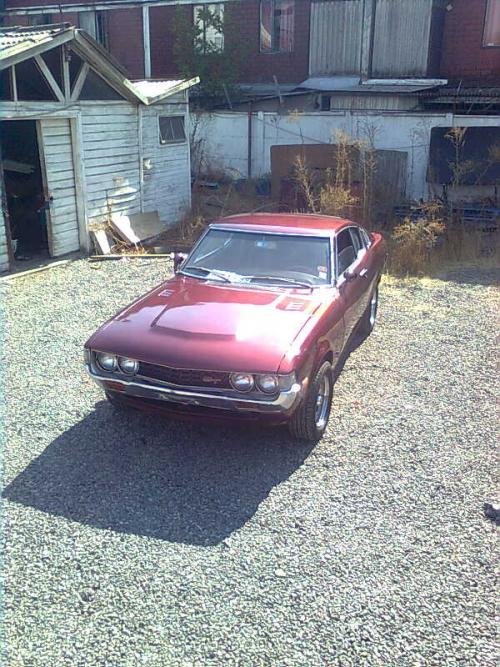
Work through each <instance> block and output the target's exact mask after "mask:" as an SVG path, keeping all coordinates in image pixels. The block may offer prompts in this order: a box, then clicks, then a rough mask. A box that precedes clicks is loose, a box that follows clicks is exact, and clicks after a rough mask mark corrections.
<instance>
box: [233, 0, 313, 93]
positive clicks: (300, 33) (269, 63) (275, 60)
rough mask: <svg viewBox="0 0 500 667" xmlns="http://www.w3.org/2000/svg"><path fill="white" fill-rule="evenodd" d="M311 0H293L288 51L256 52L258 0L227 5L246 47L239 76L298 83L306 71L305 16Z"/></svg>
mask: <svg viewBox="0 0 500 667" xmlns="http://www.w3.org/2000/svg"><path fill="white" fill-rule="evenodd" d="M310 10H311V0H295V34H294V49H293V51H292V52H291V53H261V52H260V2H259V0H243V2H241V3H238V4H235V5H234V6H232V7H231V10H230V11H231V15H232V17H233V20H234V21H235V22H236V23H237V24H238V25H239V26H240V30H241V31H242V37H243V38H244V40H245V48H246V49H247V53H246V57H245V61H244V63H243V66H242V68H241V77H240V80H241V81H242V82H245V83H272V81H273V75H275V76H276V77H277V78H278V81H279V82H280V83H300V82H301V81H303V80H304V79H307V76H308V72H309V16H310Z"/></svg>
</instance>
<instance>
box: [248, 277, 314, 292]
mask: <svg viewBox="0 0 500 667" xmlns="http://www.w3.org/2000/svg"><path fill="white" fill-rule="evenodd" d="M245 278H246V279H247V280H248V281H252V280H266V281H268V280H269V281H273V282H276V283H287V284H289V285H296V286H297V287H307V289H312V287H313V285H312V283H307V282H305V281H302V280H295V278H281V277H280V276H259V275H256V276H245Z"/></svg>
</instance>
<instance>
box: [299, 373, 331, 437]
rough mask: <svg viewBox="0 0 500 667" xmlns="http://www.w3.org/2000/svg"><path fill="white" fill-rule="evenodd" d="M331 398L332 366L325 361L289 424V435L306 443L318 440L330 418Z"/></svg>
mask: <svg viewBox="0 0 500 667" xmlns="http://www.w3.org/2000/svg"><path fill="white" fill-rule="evenodd" d="M332 397H333V372H332V365H331V364H330V362H329V361H325V362H324V363H323V364H321V366H320V367H319V369H318V370H317V371H316V373H315V374H314V377H313V378H312V381H311V383H310V385H309V388H308V391H307V394H306V396H305V397H304V399H303V400H302V403H301V404H300V405H299V407H298V408H297V410H296V411H295V413H294V415H293V417H292V419H291V420H290V422H289V428H290V432H291V434H292V435H293V436H294V437H295V438H298V439H299V440H307V441H308V442H317V441H318V440H320V439H321V438H322V436H323V434H324V432H325V430H326V427H327V424H328V419H329V417H330V410H331V407H332Z"/></svg>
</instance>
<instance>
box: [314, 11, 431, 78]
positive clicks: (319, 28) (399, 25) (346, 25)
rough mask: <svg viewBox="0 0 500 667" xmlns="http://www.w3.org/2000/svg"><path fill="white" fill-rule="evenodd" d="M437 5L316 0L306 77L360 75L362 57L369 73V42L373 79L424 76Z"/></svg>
mask: <svg viewBox="0 0 500 667" xmlns="http://www.w3.org/2000/svg"><path fill="white" fill-rule="evenodd" d="M435 4H436V0H316V1H315V2H313V3H312V5H311V30H310V52H309V75H310V76H320V75H334V74H339V75H341V74H354V75H356V74H357V75H359V74H360V73H361V69H362V58H363V60H364V65H365V67H366V72H367V73H368V69H369V68H368V61H369V59H370V56H369V45H370V42H371V41H373V50H372V54H371V76H372V77H390V78H399V77H405V76H426V75H427V73H428V72H427V70H428V61H429V42H430V31H431V21H432V14H433V5H435ZM373 6H375V18H374V21H372V11H373ZM372 30H373V40H371V39H370V36H371V31H372ZM363 49H364V50H365V53H364V54H363Z"/></svg>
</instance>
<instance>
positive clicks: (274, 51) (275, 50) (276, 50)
mask: <svg viewBox="0 0 500 667" xmlns="http://www.w3.org/2000/svg"><path fill="white" fill-rule="evenodd" d="M292 1H293V37H292V48H291V49H290V50H284V49H280V48H279V45H278V46H275V45H273V44H272V41H273V38H274V33H275V31H274V29H273V31H272V35H271V48H270V50H269V51H267V50H264V49H263V48H262V4H263V0H259V53H261V54H263V55H267V56H270V55H276V54H278V53H281V54H283V53H294V51H295V18H296V17H295V10H296V4H295V0H292ZM269 2H272V7H273V13H272V15H273V28H274V20H275V8H276V2H281V0H269Z"/></svg>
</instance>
